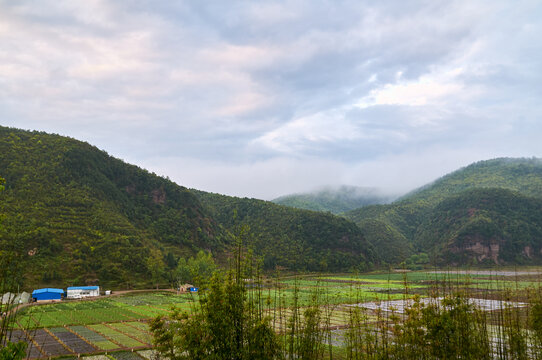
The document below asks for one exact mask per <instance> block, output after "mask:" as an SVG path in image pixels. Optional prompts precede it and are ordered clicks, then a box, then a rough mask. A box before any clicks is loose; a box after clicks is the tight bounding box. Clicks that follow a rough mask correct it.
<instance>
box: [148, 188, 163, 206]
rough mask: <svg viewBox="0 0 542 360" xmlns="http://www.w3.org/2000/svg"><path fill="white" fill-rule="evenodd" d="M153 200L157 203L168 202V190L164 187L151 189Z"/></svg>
mask: <svg viewBox="0 0 542 360" xmlns="http://www.w3.org/2000/svg"><path fill="white" fill-rule="evenodd" d="M151 195H152V202H153V203H155V204H164V203H165V202H166V192H165V191H164V189H161V188H160V189H154V190H153V191H151Z"/></svg>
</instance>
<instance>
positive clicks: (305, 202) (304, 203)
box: [272, 186, 393, 214]
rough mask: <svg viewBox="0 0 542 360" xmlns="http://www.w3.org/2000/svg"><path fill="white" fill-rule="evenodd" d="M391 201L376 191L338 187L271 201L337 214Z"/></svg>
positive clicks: (286, 196) (354, 187)
mask: <svg viewBox="0 0 542 360" xmlns="http://www.w3.org/2000/svg"><path fill="white" fill-rule="evenodd" d="M391 200H393V197H392V196H387V195H384V194H382V193H381V192H380V191H379V190H378V189H374V188H362V187H356V186H340V187H338V188H333V187H327V188H323V189H321V190H318V191H314V192H310V193H303V194H292V195H285V196H281V197H279V198H276V199H274V200H272V201H273V202H274V203H276V204H280V205H286V206H290V207H295V208H298V209H306V210H314V211H329V212H331V213H333V214H339V213H342V212H345V211H349V210H354V209H357V208H360V207H363V206H367V205H372V204H385V203H388V202H390V201H391Z"/></svg>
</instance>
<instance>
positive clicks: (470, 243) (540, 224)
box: [415, 188, 542, 264]
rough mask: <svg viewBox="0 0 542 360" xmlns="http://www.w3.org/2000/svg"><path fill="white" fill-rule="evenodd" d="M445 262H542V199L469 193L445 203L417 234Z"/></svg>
mask: <svg viewBox="0 0 542 360" xmlns="http://www.w3.org/2000/svg"><path fill="white" fill-rule="evenodd" d="M415 242H416V243H417V246H419V247H420V248H423V249H427V250H428V251H429V252H430V253H431V254H433V255H434V257H435V258H439V260H440V262H445V263H447V264H459V263H467V262H472V261H473V260H474V261H476V262H489V263H497V262H504V263H516V264H517V263H520V264H521V263H527V262H529V260H540V259H541V258H542V252H541V251H542V199H541V198H533V197H528V196H525V195H521V194H519V193H518V192H513V191H510V190H507V189H496V188H488V189H470V190H466V191H464V192H461V193H459V194H457V195H453V196H450V197H448V198H446V199H445V200H443V201H442V202H440V203H439V204H438V205H437V206H436V207H435V208H434V209H433V210H432V211H431V213H430V215H429V216H427V217H426V218H425V219H424V221H423V222H422V224H421V225H420V227H419V228H418V231H417V233H416V237H415Z"/></svg>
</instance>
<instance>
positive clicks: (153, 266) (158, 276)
mask: <svg viewBox="0 0 542 360" xmlns="http://www.w3.org/2000/svg"><path fill="white" fill-rule="evenodd" d="M147 268H148V269H149V272H150V273H151V277H152V281H153V283H155V284H156V288H157V289H158V285H159V283H160V280H162V278H163V275H164V270H165V268H166V265H165V264H164V260H163V259H162V254H161V253H160V251H158V250H152V251H151V254H150V256H149V257H148V259H147Z"/></svg>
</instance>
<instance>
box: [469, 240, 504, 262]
mask: <svg viewBox="0 0 542 360" xmlns="http://www.w3.org/2000/svg"><path fill="white" fill-rule="evenodd" d="M464 249H465V250H466V251H470V252H472V253H473V254H474V255H475V256H476V260H478V261H483V260H485V259H491V260H493V262H494V263H495V264H498V263H499V250H500V245H499V244H498V243H490V244H489V245H484V244H482V243H481V242H480V241H477V242H475V243H474V244H468V245H466V246H465V248H464Z"/></svg>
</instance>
